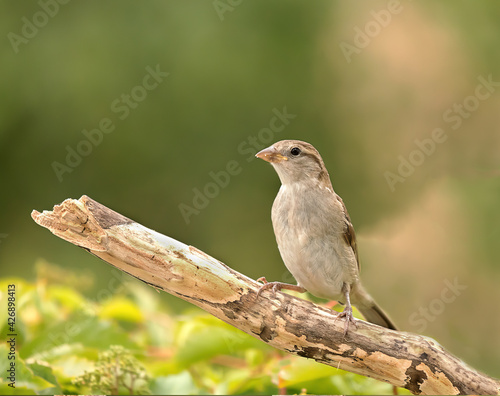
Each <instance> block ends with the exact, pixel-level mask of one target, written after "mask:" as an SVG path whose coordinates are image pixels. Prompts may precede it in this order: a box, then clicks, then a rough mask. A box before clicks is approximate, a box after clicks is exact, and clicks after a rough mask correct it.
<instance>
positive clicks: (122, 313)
mask: <svg viewBox="0 0 500 396" xmlns="http://www.w3.org/2000/svg"><path fill="white" fill-rule="evenodd" d="M99 317H100V318H103V319H117V320H124V321H127V322H134V323H141V322H143V321H144V315H143V314H142V312H141V310H140V309H139V307H138V306H137V305H136V304H135V303H134V302H132V301H131V300H129V299H127V298H125V297H123V296H115V297H113V298H110V299H109V300H107V301H106V302H104V303H103V304H102V305H101V309H100V310H99Z"/></svg>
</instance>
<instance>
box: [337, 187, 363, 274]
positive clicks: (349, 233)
mask: <svg viewBox="0 0 500 396" xmlns="http://www.w3.org/2000/svg"><path fill="white" fill-rule="evenodd" d="M337 200H338V201H339V202H340V204H341V205H342V209H343V211H344V222H345V227H344V239H345V240H346V242H347V244H348V245H349V246H350V247H351V249H352V251H353V252H354V256H355V257H356V262H357V263H358V271H359V269H360V268H359V258H358V245H357V244H356V234H355V233H354V227H353V226H352V223H351V218H350V217H349V213H347V208H346V207H345V204H344V201H342V198H340V197H339V196H338V195H337Z"/></svg>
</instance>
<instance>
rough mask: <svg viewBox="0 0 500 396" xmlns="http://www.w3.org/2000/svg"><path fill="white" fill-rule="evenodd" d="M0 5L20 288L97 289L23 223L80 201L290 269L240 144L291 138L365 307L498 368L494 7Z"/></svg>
mask: <svg viewBox="0 0 500 396" xmlns="http://www.w3.org/2000/svg"><path fill="white" fill-rule="evenodd" d="M0 10H1V12H0V20H1V24H0V25H1V26H2V28H1V30H2V35H3V40H2V41H1V44H0V51H1V54H2V56H1V59H2V60H1V65H2V66H1V70H2V73H1V74H0V90H1V97H0V98H1V99H0V100H1V102H2V103H1V105H2V106H1V107H2V111H1V112H0V171H1V175H2V176H1V185H2V188H1V193H0V198H1V205H0V263H1V268H2V276H10V277H13V276H14V277H17V278H24V279H27V280H31V279H34V277H35V270H36V268H37V266H38V268H40V266H41V265H42V267H43V263H50V265H55V266H59V267H62V268H64V269H66V270H71V273H73V274H76V275H75V277H76V281H75V279H71V277H65V279H62V280H61V281H65V282H68V284H74V285H75V287H83V286H82V285H83V284H84V283H85V282H84V281H85V280H86V279H91V280H92V281H89V285H91V286H90V287H87V288H86V290H85V294H86V296H88V297H89V298H92V296H95V295H96V293H98V291H99V290H101V289H102V288H103V287H105V285H107V284H108V283H109V281H110V279H112V278H113V276H115V275H113V273H112V269H111V267H110V266H108V265H107V264H105V263H103V262H101V261H99V260H97V259H96V258H94V257H92V256H91V255H89V254H87V253H86V252H85V251H83V250H79V249H77V248H75V247H74V246H72V245H70V244H69V243H66V242H64V241H62V240H60V239H58V238H56V237H54V236H52V235H51V234H50V233H49V232H47V231H46V230H44V229H42V228H41V227H39V226H37V225H36V224H35V223H34V222H33V221H32V219H31V217H30V213H31V211H32V210H33V209H36V210H39V211H42V210H51V209H52V207H53V205H55V204H58V203H60V202H62V201H63V200H64V199H66V198H79V197H80V196H81V195H83V194H86V195H88V196H90V197H92V198H93V199H95V200H97V201H99V202H101V203H102V204H104V205H106V206H108V207H110V208H112V209H114V210H116V211H118V212H120V213H122V214H124V215H126V216H128V217H130V218H132V219H134V220H136V221H137V222H139V223H142V224H143V225H145V226H147V227H149V228H152V229H154V230H156V231H158V232H161V233H163V234H166V235H168V236H171V237H173V238H176V239H178V240H180V241H182V242H184V243H187V244H190V245H194V246H196V247H198V248H199V249H201V250H203V251H205V252H207V253H208V254H210V255H212V256H214V257H217V258H218V259H220V260H222V261H223V262H225V263H226V264H228V265H229V266H231V267H233V268H235V269H236V270H238V271H240V272H242V273H244V274H246V275H248V276H250V277H252V278H258V277H260V276H264V275H265V276H266V277H267V279H268V280H282V281H288V282H293V278H291V276H290V275H289V274H288V273H287V272H286V269H285V267H284V265H283V264H282V261H281V258H280V256H279V253H278V249H277V247H276V242H275V238H274V234H273V230H272V226H271V219H270V211H271V205H272V202H273V200H274V197H275V195H276V193H277V190H278V188H279V185H280V183H279V179H278V177H277V175H276V174H275V172H274V170H273V169H272V167H270V166H269V165H268V164H266V163H265V162H263V161H259V160H256V159H254V158H253V154H254V153H255V152H257V150H258V149H261V148H264V147H267V146H268V145H270V144H271V143H273V142H275V141H277V140H282V139H301V140H306V141H308V142H310V143H312V144H313V145H314V146H315V147H316V148H317V149H318V150H319V151H320V153H321V154H322V156H323V159H324V160H325V163H326V165H327V168H328V169H329V171H330V175H331V178H332V183H333V186H334V188H335V190H336V192H337V193H338V194H339V195H340V196H342V198H343V199H344V202H345V203H346V205H347V208H348V210H349V213H350V215H351V218H352V220H353V223H354V226H355V229H356V231H357V235H358V239H359V249H360V255H361V268H362V271H361V277H362V279H363V282H364V284H365V285H366V287H367V289H368V290H369V291H370V292H371V294H372V295H373V296H374V297H375V298H376V300H377V301H378V302H379V303H380V305H381V306H382V307H384V309H385V310H386V311H387V312H388V313H389V314H390V316H391V317H392V318H393V319H394V321H395V322H396V323H397V324H398V325H399V326H400V328H401V329H402V330H405V331H409V332H417V333H421V334H425V335H428V336H431V337H433V338H435V339H436V340H437V341H438V342H439V343H440V344H442V345H443V346H444V347H445V348H446V349H448V350H449V351H451V352H452V353H453V354H455V355H457V356H459V357H460V358H462V359H464V360H465V361H466V362H468V363H469V364H470V365H472V366H474V367H475V368H477V369H479V370H482V371H484V372H486V373H488V374H490V375H492V376H497V377H498V376H500V371H499V366H498V358H499V353H498V351H499V350H500V337H499V334H500V315H499V308H498V301H499V300H500V288H499V287H498V285H499V283H500V268H499V266H498V262H499V260H500V248H499V245H498V240H499V238H500V205H499V204H498V202H499V201H498V199H499V194H500V178H499V177H500V150H499V148H500V134H499V129H498V124H499V122H500V118H499V114H500V113H499V111H498V110H499V108H500V53H499V51H498V48H499V47H500V26H499V25H498V18H499V17H500V8H499V7H498V5H497V3H495V2H494V1H493V0H491V1H483V2H472V1H462V2H458V3H455V2H454V3H451V2H430V1H421V2H410V1H401V2H398V1H389V2H387V1H372V2H362V3H347V2H332V1H323V0H318V1H315V2H314V3H309V2H301V1H293V0H292V1H290V0H288V1H274V2H267V1H263V0H254V1H251V2H250V1H240V2H236V1H234V2H229V1H225V0H220V1H219V0H216V1H213V2H201V1H198V2H183V1H169V2H165V1H149V2H147V3H139V2H134V1H123V0H122V1H120V2H117V1H109V2H104V3H103V2H101V1H85V2H83V1H72V2H69V3H68V4H61V3H59V2H56V1H55V0H54V1H48V0H47V1H46V2H43V1H41V2H34V1H32V2H5V1H4V2H1V3H0ZM273 120H274V122H273ZM277 120H279V121H277ZM99 128H100V131H98V130H96V129H99ZM228 167H229V169H228ZM229 170H231V172H229ZM217 181H218V184H216V183H217ZM41 263H42V264H41ZM43 268H47V267H46V266H45V267H43ZM49 268H50V267H49ZM49 272H51V271H50V270H49ZM71 282H73V283H71ZM161 298H162V299H163V300H164V303H165V304H167V305H169V306H171V307H173V308H172V309H175V310H183V309H185V308H186V306H187V304H186V303H184V302H181V301H180V300H178V299H176V298H174V297H172V296H170V295H167V294H165V293H162V294H161Z"/></svg>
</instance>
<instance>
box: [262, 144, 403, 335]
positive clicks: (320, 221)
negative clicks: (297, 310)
mask: <svg viewBox="0 0 500 396" xmlns="http://www.w3.org/2000/svg"><path fill="white" fill-rule="evenodd" d="M256 157H257V158H260V159H263V160H264V161H267V162H269V163H271V165H272V166H273V167H274V169H275V170H276V173H277V174H278V176H279V178H280V181H281V187H280V189H279V192H278V195H277V196H276V199H275V200H274V204H273V208H272V216H271V218H272V223H273V228H274V234H275V236H276V241H277V243H278V249H279V251H280V254H281V257H282V259H283V262H284V263H285V265H286V267H287V268H288V270H289V271H290V272H291V274H292V275H293V277H294V278H295V280H296V281H297V285H290V284H287V283H281V282H267V281H266V279H265V277H263V278H259V281H263V282H264V284H263V285H262V286H261V287H260V289H259V291H258V292H257V297H258V296H259V295H260V294H261V292H262V291H264V290H266V289H272V290H273V292H276V291H279V290H281V289H289V290H295V291H298V292H300V293H303V292H306V291H308V292H310V293H311V294H314V295H315V296H317V297H321V298H326V299H330V300H335V301H337V302H339V303H341V304H343V305H345V308H344V310H343V312H341V313H340V314H339V316H338V318H345V324H344V336H345V335H346V334H347V332H348V329H349V323H353V324H354V325H355V326H357V325H356V323H355V322H354V317H353V314H352V305H354V306H356V308H358V310H359V311H360V312H361V313H362V314H363V316H364V317H365V318H366V320H368V321H369V322H371V323H374V324H376V325H379V326H383V327H387V328H389V329H393V330H396V326H395V325H394V323H393V322H392V321H391V320H390V319H389V317H388V316H387V315H386V314H385V312H384V311H383V310H382V309H381V308H380V307H379V306H378V305H377V304H376V303H375V301H374V300H373V298H372V297H371V296H370V295H369V294H368V293H367V292H366V290H365V289H364V288H363V286H362V285H361V281H360V278H359V257H358V248H357V245H356V236H355V234H354V228H353V225H352V222H351V219H350V217H349V214H348V213H347V209H346V207H345V205H344V202H343V201H342V199H341V198H340V197H339V196H338V195H337V194H336V193H335V191H334V190H333V187H332V183H331V181H330V176H329V174H328V171H327V170H326V167H325V164H324V162H323V159H322V158H321V156H320V155H319V152H318V151H317V150H316V149H315V148H314V147H313V146H312V145H311V144H309V143H306V142H302V141H300V140H282V141H279V142H277V143H274V144H273V145H271V146H270V147H268V148H266V149H264V150H262V151H260V152H258V153H257V154H256Z"/></svg>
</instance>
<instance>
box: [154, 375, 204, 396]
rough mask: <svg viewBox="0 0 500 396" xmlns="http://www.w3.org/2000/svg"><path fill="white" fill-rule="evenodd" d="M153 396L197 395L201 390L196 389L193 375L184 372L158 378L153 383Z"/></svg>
mask: <svg viewBox="0 0 500 396" xmlns="http://www.w3.org/2000/svg"><path fill="white" fill-rule="evenodd" d="M151 392H152V394H153V395H196V394H199V393H200V390H199V389H198V388H197V387H196V385H195V383H194V381H193V378H192V377H191V374H190V373H189V372H188V371H183V372H182V373H179V374H173V375H169V376H166V377H157V378H156V379H155V380H153V381H152V383H151Z"/></svg>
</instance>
